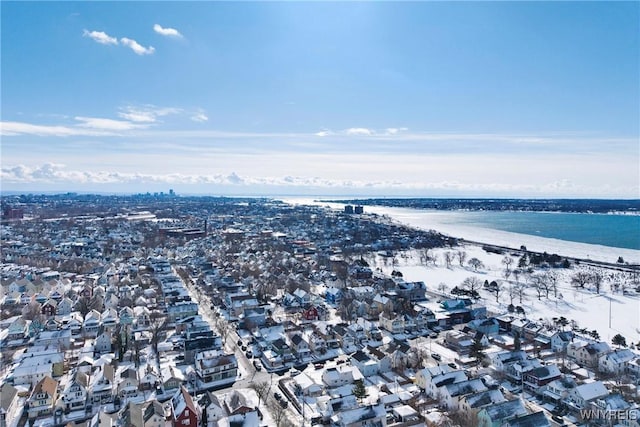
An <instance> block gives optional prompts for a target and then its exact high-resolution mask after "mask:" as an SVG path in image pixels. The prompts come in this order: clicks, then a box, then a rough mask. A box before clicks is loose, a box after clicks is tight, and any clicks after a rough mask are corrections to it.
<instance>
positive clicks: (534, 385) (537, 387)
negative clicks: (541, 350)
mask: <svg viewBox="0 0 640 427" xmlns="http://www.w3.org/2000/svg"><path fill="white" fill-rule="evenodd" d="M560 377H562V374H561V373H560V370H559V369H558V367H557V366H556V365H545V366H540V367H538V368H534V369H530V370H528V371H526V372H524V374H523V383H524V386H525V387H526V388H528V389H529V390H532V391H534V392H542V391H543V390H542V389H541V387H543V386H545V385H547V384H549V383H550V382H552V381H555V380H557V379H560Z"/></svg>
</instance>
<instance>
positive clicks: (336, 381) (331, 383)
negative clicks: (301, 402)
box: [322, 364, 364, 388]
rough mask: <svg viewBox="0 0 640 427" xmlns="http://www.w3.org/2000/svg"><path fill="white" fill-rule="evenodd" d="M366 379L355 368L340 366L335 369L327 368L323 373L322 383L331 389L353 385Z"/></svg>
mask: <svg viewBox="0 0 640 427" xmlns="http://www.w3.org/2000/svg"><path fill="white" fill-rule="evenodd" d="M363 378H364V377H363V376H362V374H361V373H360V371H359V370H358V368H356V367H355V366H349V365H346V364H344V365H338V366H336V367H335V368H327V369H325V370H324V372H323V373H322V382H323V383H324V384H325V385H326V386H327V387H330V388H333V387H340V386H343V385H346V384H353V383H354V382H356V381H358V380H362V379H363Z"/></svg>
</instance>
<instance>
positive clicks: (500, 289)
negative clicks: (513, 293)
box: [491, 281, 505, 302]
mask: <svg viewBox="0 0 640 427" xmlns="http://www.w3.org/2000/svg"><path fill="white" fill-rule="evenodd" d="M493 283H495V286H493V287H492V288H491V293H493V294H494V295H495V296H496V302H498V301H499V298H500V294H502V292H503V291H504V290H505V287H504V285H503V284H502V283H500V282H498V281H496V282H493Z"/></svg>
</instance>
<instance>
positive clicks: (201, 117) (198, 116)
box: [191, 110, 209, 123]
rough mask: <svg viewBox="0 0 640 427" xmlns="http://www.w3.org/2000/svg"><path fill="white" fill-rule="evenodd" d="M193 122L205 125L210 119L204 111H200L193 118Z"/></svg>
mask: <svg viewBox="0 0 640 427" xmlns="http://www.w3.org/2000/svg"><path fill="white" fill-rule="evenodd" d="M191 120H193V121H194V122H199V123H203V122H206V121H208V120H209V117H207V115H206V114H205V112H204V111H202V110H198V111H196V112H195V113H194V114H193V115H192V116H191Z"/></svg>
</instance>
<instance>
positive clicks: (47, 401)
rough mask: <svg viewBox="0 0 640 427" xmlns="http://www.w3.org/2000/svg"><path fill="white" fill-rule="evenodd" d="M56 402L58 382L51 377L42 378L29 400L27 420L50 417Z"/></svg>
mask: <svg viewBox="0 0 640 427" xmlns="http://www.w3.org/2000/svg"><path fill="white" fill-rule="evenodd" d="M57 400H58V382H57V381H56V380H54V379H53V378H51V377H44V378H43V379H41V380H40V381H39V382H38V384H36V386H35V387H34V388H33V391H32V392H31V395H30V396H29V399H28V400H27V402H28V404H29V409H28V410H27V411H28V414H29V419H34V418H39V417H46V416H50V415H52V413H53V408H54V405H55V404H56V401H57Z"/></svg>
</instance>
